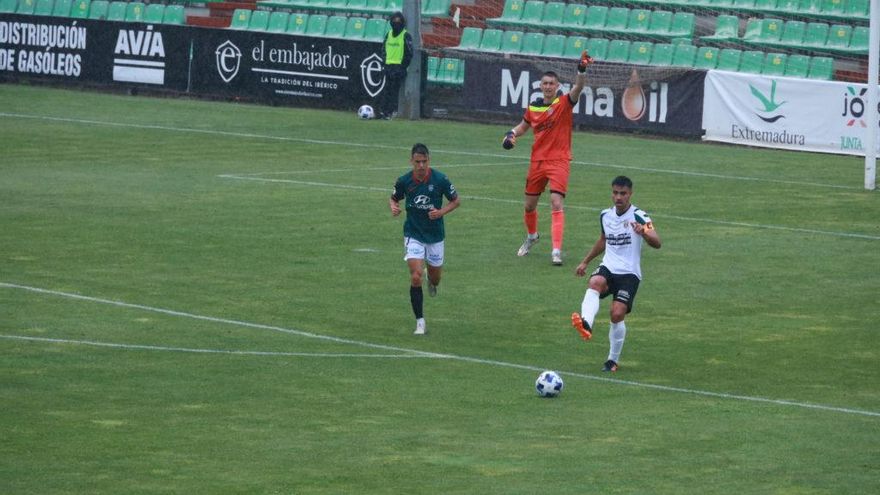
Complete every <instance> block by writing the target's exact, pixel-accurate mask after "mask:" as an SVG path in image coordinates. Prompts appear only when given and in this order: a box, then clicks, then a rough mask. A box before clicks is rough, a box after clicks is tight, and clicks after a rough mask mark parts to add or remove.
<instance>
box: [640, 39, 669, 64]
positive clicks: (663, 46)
mask: <svg viewBox="0 0 880 495" xmlns="http://www.w3.org/2000/svg"><path fill="white" fill-rule="evenodd" d="M674 53H675V46H674V45H673V44H672V43H655V44H654V48H653V50H652V51H651V60H650V62H648V63H649V64H651V65H672V57H673V55H674ZM630 60H632V55H630Z"/></svg>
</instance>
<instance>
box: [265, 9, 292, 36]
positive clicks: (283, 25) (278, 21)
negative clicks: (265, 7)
mask: <svg viewBox="0 0 880 495" xmlns="http://www.w3.org/2000/svg"><path fill="white" fill-rule="evenodd" d="M289 22H290V13H289V12H281V11H280V10H279V11H275V12H272V13H271V14H269V24H268V25H267V26H266V31H268V32H270V33H283V32H285V31H287V24H288V23H289Z"/></svg>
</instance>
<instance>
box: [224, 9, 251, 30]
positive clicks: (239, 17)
mask: <svg viewBox="0 0 880 495" xmlns="http://www.w3.org/2000/svg"><path fill="white" fill-rule="evenodd" d="M251 12H252V11H251V10H250V9H235V11H234V12H233V13H232V22H231V23H230V24H229V28H230V29H247V28H248V24H249V23H250V21H251Z"/></svg>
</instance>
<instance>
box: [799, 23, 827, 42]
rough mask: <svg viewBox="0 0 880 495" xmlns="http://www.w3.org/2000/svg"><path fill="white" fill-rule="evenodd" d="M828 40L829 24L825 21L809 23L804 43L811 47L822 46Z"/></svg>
mask: <svg viewBox="0 0 880 495" xmlns="http://www.w3.org/2000/svg"><path fill="white" fill-rule="evenodd" d="M827 40H828V24H826V23H824V22H810V23H808V24H807V32H806V34H804V41H803V45H804V46H805V47H809V48H821V47H824V46H825V41H827Z"/></svg>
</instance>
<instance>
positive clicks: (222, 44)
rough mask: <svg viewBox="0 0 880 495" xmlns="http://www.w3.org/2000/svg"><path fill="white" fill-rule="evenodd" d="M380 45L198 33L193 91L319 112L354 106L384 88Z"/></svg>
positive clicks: (268, 35)
mask: <svg viewBox="0 0 880 495" xmlns="http://www.w3.org/2000/svg"><path fill="white" fill-rule="evenodd" d="M380 49H381V45H380V44H379V43H373V42H364V41H348V40H343V39H338V38H309V37H303V36H292V35H289V34H272V33H264V32H253V31H235V30H230V29H226V30H200V32H199V33H198V36H195V38H194V43H193V65H192V90H193V91H194V92H196V93H203V94H214V95H226V96H234V97H241V98H249V99H256V100H261V101H265V102H271V103H277V104H283V105H295V106H303V107H319V108H341V109H351V108H356V107H358V106H359V105H362V104H364V103H371V102H372V101H373V99H374V98H376V97H377V96H378V95H379V94H380V93H381V92H382V90H383V89H384V86H385V80H384V76H383V74H382V63H381V62H382V61H381V58H380V55H379V54H380Z"/></svg>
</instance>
